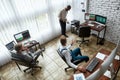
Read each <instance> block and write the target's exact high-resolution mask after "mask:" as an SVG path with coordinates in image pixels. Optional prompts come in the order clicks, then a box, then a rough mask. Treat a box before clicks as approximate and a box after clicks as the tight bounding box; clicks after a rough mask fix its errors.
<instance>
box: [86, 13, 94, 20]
mask: <svg viewBox="0 0 120 80" xmlns="http://www.w3.org/2000/svg"><path fill="white" fill-rule="evenodd" d="M95 16H96V15H95V14H90V13H85V20H91V21H95Z"/></svg>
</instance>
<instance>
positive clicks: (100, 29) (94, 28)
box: [80, 22, 106, 32]
mask: <svg viewBox="0 0 120 80" xmlns="http://www.w3.org/2000/svg"><path fill="white" fill-rule="evenodd" d="M88 24H89V22H84V23H82V24H80V26H90V25H88ZM90 24H93V25H94V26H90V27H91V29H92V30H95V31H98V32H100V31H102V30H103V29H104V28H105V27H106V26H100V27H97V26H98V25H99V24H97V23H95V22H92V23H90Z"/></svg>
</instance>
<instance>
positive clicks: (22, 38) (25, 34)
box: [14, 30, 30, 42]
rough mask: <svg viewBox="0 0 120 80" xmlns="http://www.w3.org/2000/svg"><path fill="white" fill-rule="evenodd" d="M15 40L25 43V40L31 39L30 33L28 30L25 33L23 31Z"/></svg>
mask: <svg viewBox="0 0 120 80" xmlns="http://www.w3.org/2000/svg"><path fill="white" fill-rule="evenodd" d="M14 38H15V40H16V41H17V42H21V41H24V40H27V39H29V38H30V34H29V31H28V30H25V31H22V32H20V33H17V34H15V35H14Z"/></svg>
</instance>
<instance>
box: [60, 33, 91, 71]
mask: <svg viewBox="0 0 120 80" xmlns="http://www.w3.org/2000/svg"><path fill="white" fill-rule="evenodd" d="M60 43H61V46H60V52H61V53H62V54H63V55H64V56H65V59H66V62H67V63H68V65H69V66H71V67H72V68H75V69H77V70H80V71H82V72H85V71H86V70H85V68H83V67H81V66H77V65H75V64H73V63H72V62H71V60H79V59H81V60H84V61H86V62H87V61H88V60H89V57H88V56H81V51H80V48H76V49H74V50H72V51H70V47H71V46H72V45H73V43H74V41H72V43H71V45H69V46H66V43H67V40H66V37H65V36H63V35H62V36H61V38H60Z"/></svg>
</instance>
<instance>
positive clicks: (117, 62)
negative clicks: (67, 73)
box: [70, 49, 120, 80]
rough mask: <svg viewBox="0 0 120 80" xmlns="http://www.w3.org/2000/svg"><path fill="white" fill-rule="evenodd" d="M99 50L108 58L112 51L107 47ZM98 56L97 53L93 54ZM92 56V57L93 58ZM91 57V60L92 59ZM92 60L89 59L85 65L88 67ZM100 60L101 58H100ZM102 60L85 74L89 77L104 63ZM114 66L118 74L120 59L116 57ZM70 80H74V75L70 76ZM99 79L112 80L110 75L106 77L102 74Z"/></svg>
mask: <svg viewBox="0 0 120 80" xmlns="http://www.w3.org/2000/svg"><path fill="white" fill-rule="evenodd" d="M99 52H101V53H103V54H105V55H106V57H105V58H107V56H108V55H109V54H110V52H109V51H107V50H105V49H101V50H100V51H99ZM95 56H96V54H95V55H94V56H93V58H94V57H95ZM93 58H92V59H93ZM92 59H91V60H92ZM91 60H89V62H88V63H87V64H86V65H84V67H86V66H87V65H88V64H89V63H90V61H91ZM99 60H100V59H99ZM102 62H103V61H102V60H100V62H99V64H98V65H97V66H96V67H95V69H94V70H93V71H92V72H88V71H86V73H84V76H85V77H88V76H89V75H91V74H92V73H93V72H95V71H96V70H97V69H98V68H99V67H100V65H101V64H102ZM113 68H114V70H115V72H116V75H117V72H118V70H119V68H120V60H115V59H114V61H113ZM75 73H80V71H76V72H75ZM116 75H115V77H116ZM70 80H73V75H72V76H71V77H70ZM99 80H110V78H108V77H106V76H104V75H103V76H101V77H100V78H99Z"/></svg>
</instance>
